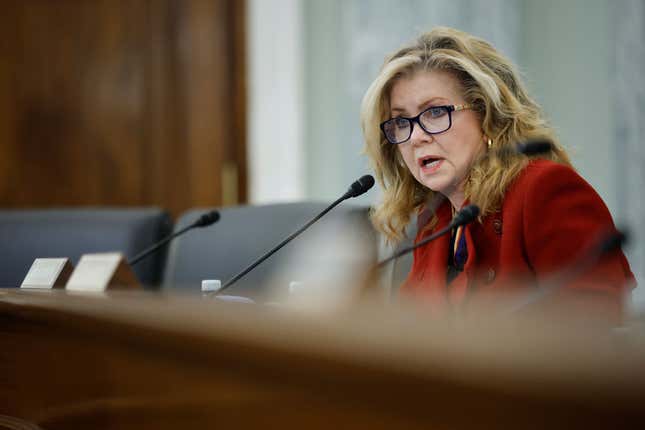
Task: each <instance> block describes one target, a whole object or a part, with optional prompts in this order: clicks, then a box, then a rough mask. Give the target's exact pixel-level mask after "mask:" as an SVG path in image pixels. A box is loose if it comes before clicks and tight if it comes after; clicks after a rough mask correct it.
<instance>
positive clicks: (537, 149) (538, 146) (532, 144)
mask: <svg viewBox="0 0 645 430" xmlns="http://www.w3.org/2000/svg"><path fill="white" fill-rule="evenodd" d="M516 149H517V152H519V153H520V154H524V155H526V156H529V157H530V156H532V155H541V154H548V153H549V152H551V151H552V150H553V143H552V142H551V141H549V140H546V139H539V140H529V141H526V142H524V143H519V144H518V145H517V148H516Z"/></svg>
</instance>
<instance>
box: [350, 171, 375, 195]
mask: <svg viewBox="0 0 645 430" xmlns="http://www.w3.org/2000/svg"><path fill="white" fill-rule="evenodd" d="M373 186H374V177H373V176H372V175H364V176H361V177H360V178H359V179H358V181H356V182H354V183H353V184H352V185H350V186H349V189H348V190H347V192H346V193H345V198H350V197H358V196H360V195H361V194H365V193H366V192H367V191H368V190H369V189H370V188H372V187H373Z"/></svg>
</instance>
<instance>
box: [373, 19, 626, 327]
mask: <svg viewBox="0 0 645 430" xmlns="http://www.w3.org/2000/svg"><path fill="white" fill-rule="evenodd" d="M361 122H362V128H363V133H364V136H365V140H366V153H367V154H368V156H369V157H370V160H371V162H372V165H373V168H374V170H375V173H376V176H377V179H378V181H379V183H380V185H381V186H382V188H383V190H384V197H383V202H382V204H381V205H380V206H379V207H378V208H376V210H375V211H374V212H373V214H372V221H373V223H374V225H375V226H376V227H377V229H379V230H380V231H382V232H383V233H384V234H386V235H387V237H388V238H389V239H391V240H392V241H394V242H396V241H398V240H400V239H401V238H402V237H403V236H404V231H405V227H406V226H407V224H408V223H409V222H410V220H411V218H412V217H413V216H415V215H416V216H417V225H418V230H417V231H418V234H417V237H416V241H417V242H418V241H419V240H421V239H422V238H424V237H427V236H428V235H430V234H432V232H434V231H437V230H438V229H440V228H442V227H445V226H447V225H448V223H449V221H450V220H451V218H452V216H453V215H454V214H455V212H456V211H458V210H459V209H460V208H461V207H463V206H464V204H465V203H470V204H476V205H477V206H479V208H480V210H481V213H480V217H479V219H478V221H476V222H474V223H471V224H469V225H467V226H466V227H463V228H461V229H459V230H458V231H453V232H452V234H451V235H446V236H443V237H442V238H440V239H438V240H436V241H434V242H431V243H429V244H428V245H425V246H423V247H421V248H418V249H417V250H416V251H415V253H414V263H413V267H412V270H411V272H410V275H409V277H408V279H407V281H406V282H405V284H404V285H403V287H402V291H403V292H404V293H407V294H412V295H414V296H417V297H421V298H423V299H425V300H427V301H428V303H429V304H430V306H431V307H432V308H433V309H434V311H435V312H436V313H437V314H439V315H441V314H443V313H445V312H447V311H450V312H452V311H454V310H455V309H463V308H465V307H466V306H469V305H472V304H473V303H477V302H478V301H479V302H481V301H482V300H483V298H484V297H487V298H490V297H491V294H485V293H500V292H514V293H516V294H515V295H514V297H516V298H517V297H519V298H522V299H525V298H527V297H530V295H531V294H536V292H537V291H540V290H539V289H538V287H539V286H544V284H545V283H548V282H549V279H554V278H553V276H554V275H555V274H558V273H560V274H562V273H565V271H566V268H567V267H570V266H571V264H573V263H574V261H576V258H578V257H579V256H581V255H583V254H584V252H585V250H587V249H588V248H590V247H591V246H593V244H594V242H595V241H596V239H597V237H598V234H600V233H602V232H604V231H606V230H607V229H611V230H615V228H614V225H613V222H612V219H611V216H610V214H609V211H608V210H607V208H606V206H605V205H604V203H603V202H602V200H601V199H600V197H599V196H598V194H597V193H596V192H595V191H594V190H593V189H592V188H591V186H590V185H589V184H588V183H587V182H585V181H584V180H583V179H582V178H581V177H580V176H579V175H578V174H577V173H576V172H575V171H574V170H573V169H572V167H571V163H570V161H569V158H568V156H567V154H566V152H565V150H564V149H563V148H562V146H561V145H560V144H559V143H558V142H557V140H556V138H555V136H554V132H553V130H552V129H551V128H550V127H549V126H548V124H547V123H546V121H545V120H544V117H543V114H542V112H541V109H540V108H539V106H538V105H537V104H536V103H535V102H534V101H533V100H532V99H531V98H530V97H529V96H528V94H527V92H526V90H525V88H524V85H523V84H522V82H521V81H520V78H519V74H518V72H517V71H516V70H515V68H514V66H513V65H512V64H511V63H510V61H509V60H507V59H506V58H505V57H504V56H502V55H501V54H500V53H499V52H498V51H496V50H495V49H494V48H493V47H492V46H491V45H490V44H488V43H487V42H485V41H483V40H481V39H478V38H475V37H473V36H471V35H469V34H466V33H463V32H461V31H457V30H454V29H449V28H436V29H434V30H433V31H431V32H429V33H426V34H424V35H422V36H421V37H420V38H419V39H418V40H417V41H416V43H414V44H413V45H411V46H408V47H405V48H403V49H401V50H400V51H398V52H397V53H395V54H394V55H393V56H391V57H390V58H389V59H387V60H386V62H385V65H384V66H383V68H382V70H381V72H380V74H379V76H378V77H377V78H376V80H375V81H374V82H373V83H372V85H371V86H370V88H369V89H368V91H367V93H366V95H365V97H364V99H363V105H362V112H361ZM531 139H548V140H549V141H551V142H553V146H552V150H551V151H549V152H548V153H546V154H540V155H536V156H532V157H528V156H526V155H522V154H519V153H518V152H517V151H515V147H516V144H517V143H518V142H524V141H527V140H531ZM633 280H634V278H633V275H632V273H631V271H630V268H629V265H628V263H627V260H626V259H625V256H624V255H623V253H622V252H621V251H620V250H617V251H614V252H613V253H611V254H608V255H604V256H603V257H602V258H601V260H600V261H597V262H595V263H594V264H593V266H592V267H591V268H590V269H588V270H586V271H585V273H584V274H583V275H582V276H576V277H573V276H569V277H566V276H561V277H560V280H559V281H557V282H561V283H564V284H565V285H563V286H562V288H559V287H560V286H558V288H552V289H553V290H557V293H555V294H546V295H545V296H544V297H541V298H539V300H537V299H536V300H533V301H535V302H539V303H546V302H551V303H553V302H555V301H554V300H553V299H554V298H555V297H558V298H564V297H568V298H572V299H573V300H567V301H557V302H558V303H565V305H566V309H567V312H571V311H575V310H576V309H575V308H582V310H583V311H584V312H586V313H590V312H591V313H593V314H596V315H597V314H598V313H601V314H603V315H608V316H610V317H611V318H614V317H617V316H619V315H620V312H621V309H622V302H623V295H624V292H625V291H627V290H628V289H629V285H631V284H632V283H633ZM554 282H555V281H554ZM552 286H553V285H552ZM496 296H497V295H496ZM478 299H479V300H478ZM521 301H522V300H520V301H519V302H521ZM529 301H531V300H529ZM519 302H518V303H519Z"/></svg>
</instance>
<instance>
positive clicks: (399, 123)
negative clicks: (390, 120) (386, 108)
mask: <svg viewBox="0 0 645 430" xmlns="http://www.w3.org/2000/svg"><path fill="white" fill-rule="evenodd" d="M394 124H395V125H396V126H397V127H399V128H404V127H407V126H408V120H407V119H404V118H394Z"/></svg>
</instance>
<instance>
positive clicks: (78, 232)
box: [0, 208, 172, 287]
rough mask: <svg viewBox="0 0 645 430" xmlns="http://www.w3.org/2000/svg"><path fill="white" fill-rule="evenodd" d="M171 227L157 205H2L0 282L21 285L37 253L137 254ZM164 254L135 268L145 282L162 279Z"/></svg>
mask: <svg viewBox="0 0 645 430" xmlns="http://www.w3.org/2000/svg"><path fill="white" fill-rule="evenodd" d="M171 230H172V222H171V220H170V217H169V216H168V214H167V213H165V212H164V211H163V210H161V209H157V208H137V209H43V210H38V209H33V210H2V211H0V287H18V286H20V284H21V282H22V280H23V279H24V277H25V275H26V274H27V271H28V270H29V267H30V266H31V264H32V263H33V261H34V259H35V258H39V257H40V258H44V257H68V258H70V259H71V260H72V262H73V263H74V265H76V263H78V259H79V257H80V256H81V255H82V254H86V253H95V252H109V251H119V252H121V253H123V254H124V255H125V257H126V258H130V257H132V256H134V255H135V254H136V253H138V252H140V251H141V250H142V249H144V248H146V247H148V246H150V245H151V244H152V243H154V242H156V241H158V240H159V239H161V238H162V237H164V236H166V235H167V234H169V233H170V231H171ZM164 258H165V255H164V254H163V252H162V253H159V254H156V255H151V256H150V257H149V258H147V259H145V260H142V261H141V262H140V263H139V264H137V265H136V266H135V267H134V268H133V269H134V272H135V274H136V275H137V276H138V277H139V280H140V281H141V283H142V284H144V285H146V286H154V285H158V284H159V281H160V278H161V276H160V275H161V272H162V264H163V261H164Z"/></svg>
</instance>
